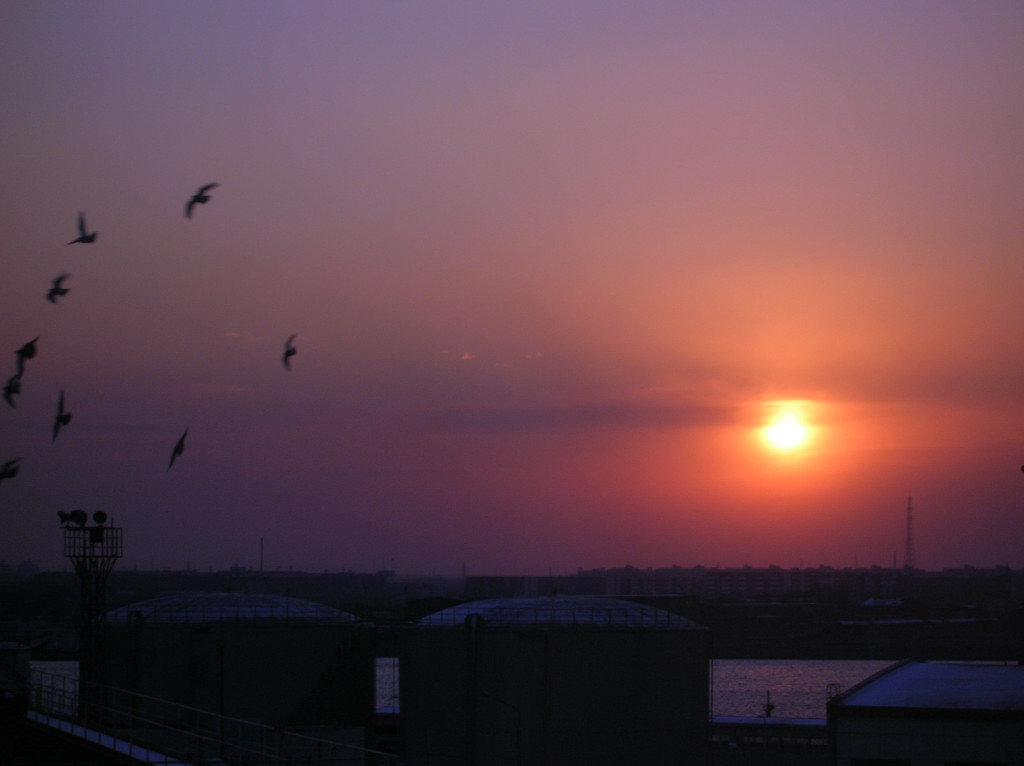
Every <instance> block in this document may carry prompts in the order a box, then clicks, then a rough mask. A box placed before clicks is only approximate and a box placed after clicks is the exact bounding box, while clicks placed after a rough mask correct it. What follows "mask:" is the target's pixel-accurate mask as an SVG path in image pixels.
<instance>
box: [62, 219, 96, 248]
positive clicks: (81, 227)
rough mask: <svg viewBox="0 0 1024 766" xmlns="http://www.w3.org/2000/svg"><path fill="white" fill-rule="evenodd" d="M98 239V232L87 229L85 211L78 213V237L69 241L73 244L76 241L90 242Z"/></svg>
mask: <svg viewBox="0 0 1024 766" xmlns="http://www.w3.org/2000/svg"><path fill="white" fill-rule="evenodd" d="M95 241H96V232H94V231H88V232H87V231H86V230H85V213H79V214H78V237H77V238H75V239H73V240H71V241H70V242H68V244H69V245H73V244H75V243H76V242H83V243H85V244H87V245H88V244H89V243H91V242H95Z"/></svg>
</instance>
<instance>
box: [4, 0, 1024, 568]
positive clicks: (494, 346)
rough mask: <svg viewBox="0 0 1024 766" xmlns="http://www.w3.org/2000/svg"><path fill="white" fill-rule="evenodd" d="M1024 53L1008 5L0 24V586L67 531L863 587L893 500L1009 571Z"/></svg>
mask: <svg viewBox="0 0 1024 766" xmlns="http://www.w3.org/2000/svg"><path fill="white" fill-rule="evenodd" d="M1022 41H1024V5H1022V4H1021V3H1014V2H1010V0H1006V1H1005V2H1002V1H999V0H994V1H993V2H988V3H969V2H941V1H940V0H927V1H922V2H901V3H891V2H856V3H816V2H800V3H791V2H773V3H765V4H762V3H753V2H706V3H686V2H678V1H677V0H672V1H671V2H668V1H666V2H647V3H638V4H637V3H628V4H627V3H621V2H614V3H605V2H601V1H600V0H597V1H595V0H586V2H559V3H549V2H515V3H497V2H496V3H475V2H457V3H454V2H429V3H402V2H345V3H337V2H322V3H316V2H306V3H284V2H280V3H268V2H217V3H206V2H147V3H132V2H106V1H104V0H98V1H97V2H88V3H85V2H82V3H79V2H52V3H51V2H35V1H33V2H12V1H11V0H8V2H4V3H3V4H2V5H0V103H2V104H3V108H2V110H0V126H2V131H0V134H2V135H3V143H2V145H3V149H2V150H0V158H2V165H0V189H2V195H3V198H2V205H0V244H2V250H0V252H2V258H3V272H2V273H3V278H2V280H0V312H2V313H0V317H2V322H0V349H3V348H6V349H7V351H4V352H3V353H4V354H6V355H7V356H6V359H7V361H6V362H5V363H4V364H6V369H4V368H2V367H0V379H2V380H4V381H5V380H7V378H8V377H10V376H11V375H13V374H14V372H15V355H14V353H13V352H14V351H15V349H17V348H18V347H20V346H21V345H22V344H23V343H25V342H26V341H28V340H31V339H32V338H34V337H35V336H40V340H39V344H38V345H39V353H38V356H37V357H36V358H34V359H31V360H29V361H28V362H27V369H26V371H25V374H24V376H23V378H22V381H21V383H22V392H21V394H20V396H18V397H17V398H16V399H15V402H16V404H17V406H16V408H11V407H8V406H7V405H6V404H4V403H3V402H0V463H2V462H4V461H6V460H8V459H11V458H14V457H21V458H22V460H21V463H20V468H21V470H20V472H19V473H18V475H17V476H16V477H14V478H11V479H5V480H3V481H2V483H0V518H2V521H3V524H4V527H5V530H4V533H3V534H2V535H0V559H6V560H7V561H8V562H10V563H16V562H18V561H20V560H22V559H32V560H33V561H35V562H36V563H37V564H38V565H40V566H42V567H44V568H52V569H62V568H66V567H67V566H68V565H67V563H66V562H65V561H64V560H63V556H62V548H61V533H60V529H59V526H58V521H57V514H56V511H58V510H70V509H72V508H84V509H86V510H88V511H93V510H96V509H104V510H106V511H107V513H108V514H111V515H112V516H113V519H114V521H115V523H117V524H118V525H120V526H123V527H124V529H125V558H124V560H123V561H122V563H121V564H120V566H123V567H133V566H138V567H142V568H147V567H173V568H182V567H184V566H185V565H186V564H189V565H191V566H192V567H195V568H200V569H206V568H207V567H214V568H220V567H227V566H231V565H235V564H237V565H241V566H256V565H257V564H258V557H259V543H260V539H261V538H263V539H264V545H265V566H266V567H269V568H288V567H295V568H296V569H299V568H302V569H314V570H316V569H330V570H332V571H335V570H340V569H354V570H366V569H375V568H379V567H383V566H388V567H390V566H394V567H395V568H396V569H397V570H398V572H399V573H403V574H418V573H430V572H436V573H438V574H456V573H457V572H458V571H459V569H460V567H461V565H462V564H463V563H464V564H465V565H466V568H467V571H468V572H469V573H471V574H489V573H547V572H549V571H551V572H554V573H555V574H562V573H567V572H572V571H575V569H576V567H585V568H590V567H601V566H608V567H611V566H621V565H625V564H632V565H635V566H642V567H648V566H651V567H659V566H669V565H672V564H680V565H683V566H692V565H698V564H703V565H707V566H714V565H716V564H721V565H722V566H734V565H741V564H752V565H757V566H763V565H768V564H778V565H780V566H801V565H802V566H817V565H819V564H829V565H833V566H854V565H858V564H859V565H861V566H865V565H870V564H880V565H884V566H889V565H891V564H892V563H893V560H894V556H896V557H897V560H898V563H900V564H902V563H903V552H904V544H905V542H904V541H905V508H906V498H907V496H908V495H913V497H914V510H915V528H914V539H915V547H916V554H917V560H916V563H917V564H918V565H919V566H922V567H924V568H929V569H937V568H941V567H947V566H961V565H963V564H973V565H977V566H993V565H997V564H1009V565H1011V566H1014V567H1021V566H1024V475H1022V474H1021V470H1020V468H1021V464H1022V463H1024V300H1022V289H1024V44H1022ZM208 182H218V183H220V186H219V187H218V188H216V189H214V190H213V192H212V198H211V200H210V202H209V203H208V204H206V205H200V206H197V207H196V209H195V211H194V215H193V218H192V220H186V218H185V217H184V206H185V202H186V201H187V200H188V197H189V195H191V194H192V193H193V192H194V191H195V190H196V189H197V188H198V187H199V186H200V185H202V184H205V183H208ZM80 210H81V211H84V212H85V214H86V220H87V224H88V226H89V228H90V229H94V230H96V231H98V233H99V236H98V238H97V241H96V242H95V243H93V244H75V245H72V246H68V245H66V244H65V243H66V242H68V241H69V240H71V239H73V238H74V237H75V236H76V234H77V231H76V216H77V212H78V211H80ZM62 272H67V273H69V274H71V275H72V276H71V277H70V278H69V279H68V280H67V282H66V286H67V287H69V288H70V292H69V293H68V294H67V295H66V296H64V297H63V298H61V299H60V301H59V303H57V304H56V305H52V304H50V303H48V302H47V301H46V300H45V294H46V291H47V289H48V288H49V286H50V282H51V280H52V279H53V278H54V277H56V276H57V275H58V274H60V273H62ZM292 333H297V334H298V335H297V338H296V340H295V345H296V347H297V348H298V353H297V355H296V356H295V357H293V358H292V371H291V372H286V371H285V370H284V368H283V366H282V364H281V352H282V350H283V346H284V342H285V339H286V338H287V337H288V336H289V335H291V334H292ZM0 361H2V358H0ZM61 390H64V391H65V396H66V398H67V406H68V408H69V409H70V411H71V412H72V413H73V420H72V422H71V423H70V424H69V425H68V426H67V427H66V428H65V429H63V430H62V431H61V432H60V434H59V436H58V437H57V439H56V441H55V443H53V444H51V426H52V423H53V419H54V415H55V413H56V407H57V397H58V394H59V392H60V391H61ZM783 412H793V413H796V416H797V417H798V418H799V419H801V421H802V422H803V423H804V425H805V426H806V427H807V429H808V434H809V436H808V438H807V440H806V441H805V442H804V443H802V444H801V445H799V446H798V447H796V448H795V449H792V450H788V451H782V450H777V449H774V448H772V447H771V446H769V445H768V444H767V443H766V441H765V440H764V438H763V428H764V427H765V426H766V425H768V424H769V423H770V422H771V420H772V418H773V417H774V416H775V415H776V414H777V413H783ZM186 426H187V427H188V429H189V432H188V438H187V440H186V447H185V452H184V454H183V455H182V456H181V457H180V458H178V460H177V461H176V462H175V464H174V466H173V468H171V469H170V470H167V465H168V461H169V458H170V454H171V449H172V447H173V446H174V443H175V442H176V441H177V439H178V437H179V436H180V435H181V432H182V431H183V430H184V429H185V427H186Z"/></svg>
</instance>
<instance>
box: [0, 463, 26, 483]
mask: <svg viewBox="0 0 1024 766" xmlns="http://www.w3.org/2000/svg"><path fill="white" fill-rule="evenodd" d="M19 460H21V458H20V457H16V458H14V459H13V460H8V461H7V462H6V463H4V464H3V465H2V466H0V481H3V480H4V479H13V478H14V477H15V476H17V475H18V461H19Z"/></svg>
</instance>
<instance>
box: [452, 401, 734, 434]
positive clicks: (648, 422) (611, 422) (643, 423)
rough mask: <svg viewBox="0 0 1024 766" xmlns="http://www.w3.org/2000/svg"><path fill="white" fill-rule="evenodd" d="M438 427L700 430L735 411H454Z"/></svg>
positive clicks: (612, 407) (597, 407)
mask: <svg viewBox="0 0 1024 766" xmlns="http://www.w3.org/2000/svg"><path fill="white" fill-rule="evenodd" d="M432 419H433V421H434V422H435V424H437V425H439V426H442V427H446V428H455V429H459V430H477V431H527V430H537V429H566V428H569V429H577V428H607V427H618V428H698V427H703V426H712V425H719V424H722V423H730V422H733V421H734V420H735V419H736V413H735V411H734V410H733V408H730V407H720V406H707V405H699V404H684V405H663V404H654V405H651V404H617V403H609V404H590V405H578V406H572V405H570V406H563V407H557V406H556V407H506V408H479V409H451V410H444V411H441V412H438V413H435V414H434V416H433V418H432Z"/></svg>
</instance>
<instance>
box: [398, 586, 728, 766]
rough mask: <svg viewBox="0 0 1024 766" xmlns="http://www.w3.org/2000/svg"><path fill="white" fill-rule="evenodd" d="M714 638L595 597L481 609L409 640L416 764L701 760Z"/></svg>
mask: <svg viewBox="0 0 1024 766" xmlns="http://www.w3.org/2000/svg"><path fill="white" fill-rule="evenodd" d="M707 636H708V632H707V630H706V629H705V628H703V627H701V626H698V625H696V624H695V623H693V622H691V621H690V620H687V619H686V618H684V617H680V616H678V615H675V614H672V613H670V612H666V611H663V610H660V609H655V608H653V607H650V606H646V605H642V604H638V603H634V602H630V601H625V600H621V599H608V598H599V597H579V596H576V597H573V596H552V597H541V598H500V599H488V600H485V601H475V602H471V603H467V604H462V605H460V606H456V607H452V608H450V609H445V610H443V611H440V612H437V613H435V614H433V615H430V616H428V617H425V618H423V619H421V620H420V621H419V622H418V623H417V624H416V625H415V626H412V627H410V628H409V629H408V630H407V631H406V632H405V634H404V636H403V642H402V652H401V657H400V661H401V668H402V678H401V683H400V688H399V693H400V698H401V726H402V742H403V751H404V756H405V759H406V762H407V763H409V764H425V763H447V764H466V765H467V766H476V764H509V765H510V766H511V765H512V764H515V765H516V766H521V765H529V764H556V763H557V764H560V765H562V766H566V765H569V764H581V765H583V764H586V766H595V765H596V764H614V765H615V766H621V764H626V763H642V764H645V765H647V766H658V765H659V764H676V765H678V764H684V763H685V764H699V763H703V762H704V760H705V757H706V752H707V741H708V729H707V727H708V639H707Z"/></svg>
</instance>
